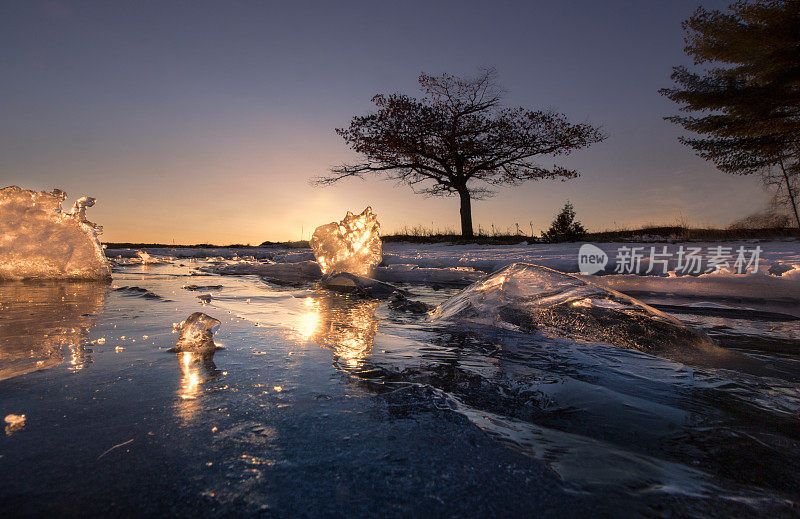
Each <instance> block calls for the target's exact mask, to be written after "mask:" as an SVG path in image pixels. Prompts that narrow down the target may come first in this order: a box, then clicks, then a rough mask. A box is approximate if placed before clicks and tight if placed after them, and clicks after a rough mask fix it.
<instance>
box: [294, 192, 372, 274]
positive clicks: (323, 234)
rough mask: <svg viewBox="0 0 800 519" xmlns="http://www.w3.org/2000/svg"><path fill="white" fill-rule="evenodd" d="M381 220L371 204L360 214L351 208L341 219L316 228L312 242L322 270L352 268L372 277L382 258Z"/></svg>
mask: <svg viewBox="0 0 800 519" xmlns="http://www.w3.org/2000/svg"><path fill="white" fill-rule="evenodd" d="M379 228H380V224H379V223H378V218H377V217H376V215H375V214H374V213H373V212H372V208H371V207H367V208H366V209H364V212H362V213H361V214H359V215H354V214H353V213H351V212H349V211H348V212H347V216H345V217H344V220H342V221H341V222H339V223H336V222H331V223H329V224H325V225H321V226H319V227H317V228H316V230H315V231H314V234H313V235H312V236H311V241H310V242H309V245H310V246H311V249H312V250H313V251H314V256H315V257H316V258H317V263H319V266H320V268H321V269H322V273H323V274H326V275H330V274H338V273H340V272H348V273H350V274H355V275H356V276H364V277H370V276H371V275H372V270H373V269H374V268H375V266H376V265H377V264H378V263H380V262H381V238H380V235H379V234H378V229H379Z"/></svg>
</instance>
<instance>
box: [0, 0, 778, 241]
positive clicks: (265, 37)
mask: <svg viewBox="0 0 800 519" xmlns="http://www.w3.org/2000/svg"><path fill="white" fill-rule="evenodd" d="M702 4H703V5H705V6H707V7H722V6H724V5H726V4H727V2H721V1H716V2H712V1H705V2H702ZM697 5H698V2H696V1H689V0H671V1H669V2H664V1H647V0H642V1H604V2H600V1H541V2H481V3H478V2H467V1H458V2H411V1H406V2H376V1H373V2H272V3H270V2H256V1H252V2H243V1H242V2H236V1H228V2H221V1H220V2H188V1H187V2H168V1H158V2H141V1H137V2H111V1H98V2H90V1H81V2H78V1H68V0H67V1H47V2H42V1H36V0H29V1H18V2H15V1H5V2H2V3H1V4H0V67H1V68H0V70H2V71H3V72H2V77H3V81H2V82H0V184H3V185H9V184H18V185H21V186H23V187H28V188H34V189H51V188H53V187H61V188H64V189H65V190H67V191H68V192H69V193H70V195H74V196H80V195H82V194H90V195H92V196H95V197H97V198H98V206H97V207H95V208H94V209H92V210H91V212H90V216H91V217H92V218H93V219H95V220H97V221H98V222H99V223H101V224H103V225H105V227H106V234H105V235H104V239H106V240H109V241H117V240H137V241H138V240H147V241H150V240H154V241H170V240H172V239H174V240H176V241H177V242H198V241H212V242H235V241H241V242H260V241H262V240H264V239H273V240H279V239H296V238H299V237H300V234H301V231H302V232H304V233H305V237H306V238H307V237H308V233H309V230H310V229H312V228H313V227H314V226H316V225H319V224H321V223H325V222H328V221H330V220H332V219H335V218H336V219H338V218H339V217H340V216H342V215H343V214H344V212H345V211H346V210H348V209H350V210H354V211H355V210H358V211H360V210H361V209H363V206H365V205H367V204H371V205H373V207H374V209H375V211H376V212H377V213H378V215H379V217H380V219H381V221H382V223H383V228H384V231H393V230H396V229H398V228H400V227H402V226H403V225H408V226H414V225H426V226H430V225H431V224H432V223H433V225H434V226H440V227H446V226H451V227H456V226H457V223H458V202H457V200H456V199H423V198H420V197H418V196H415V195H413V194H412V192H411V191H410V190H409V189H408V188H405V187H395V186H394V185H393V184H391V183H387V182H381V181H378V180H369V181H367V182H361V181H358V180H351V181H347V182H344V183H342V184H341V185H339V186H336V187H333V188H325V189H322V188H313V187H311V186H309V185H308V184H307V179H308V178H309V177H312V176H315V175H318V174H321V173H324V172H325V170H326V168H327V167H328V166H330V165H333V164H337V163H340V162H342V161H346V160H348V159H352V158H353V155H352V154H351V153H350V152H349V151H348V150H347V149H346V148H345V146H344V144H343V142H342V141H341V140H340V138H339V137H338V136H336V135H335V134H334V132H333V128H335V127H337V126H343V125H346V124H347V122H348V121H349V118H350V117H351V116H352V115H354V114H360V113H363V112H366V111H368V110H370V109H371V105H370V103H369V99H370V98H371V97H372V96H373V95H374V94H376V93H378V92H391V91H402V92H405V93H409V94H416V93H417V92H418V90H417V84H416V78H417V76H418V74H419V73H420V72H422V71H425V72H427V73H432V74H438V73H441V72H450V73H453V74H465V75H469V74H472V73H474V72H475V71H476V69H477V67H479V66H481V65H493V66H495V67H496V68H497V70H498V72H499V74H500V80H501V82H502V84H503V85H504V86H505V88H506V89H507V90H508V92H509V93H508V96H507V98H506V102H507V103H508V104H511V105H516V104H519V105H523V106H526V107H531V108H548V107H552V108H555V109H557V110H559V111H562V112H564V113H566V114H568V115H569V116H570V117H571V118H572V119H574V120H578V121H584V120H585V121H590V122H593V123H595V124H598V125H601V126H602V127H603V128H604V130H605V132H606V133H607V134H608V136H609V138H608V140H607V141H606V142H604V143H601V144H598V145H596V146H594V147H592V148H590V149H588V150H586V151H581V152H579V153H576V154H574V155H573V156H571V157H569V158H568V159H566V160H563V161H559V162H560V163H562V164H566V165H569V166H572V167H576V168H578V169H580V170H581V171H582V172H583V176H582V177H581V178H580V179H578V180H575V181H571V182H567V183H559V182H540V183H530V184H527V185H525V186H523V187H521V188H514V189H510V190H509V189H505V190H501V191H499V192H498V194H497V196H496V197H495V198H494V199H492V200H490V201H486V202H478V203H477V204H475V222H476V226H477V225H478V224H480V225H481V226H482V227H483V228H488V227H489V226H490V225H491V224H492V223H494V224H495V227H496V228H499V229H506V228H508V227H509V226H513V224H514V223H515V222H518V223H519V224H520V226H521V227H522V228H523V229H525V230H526V231H527V230H529V229H530V227H529V222H531V221H532V222H533V226H534V228H535V229H537V230H538V229H540V228H542V227H545V226H546V225H547V224H549V221H550V220H551V219H552V216H553V214H554V213H555V212H556V211H557V210H558V209H559V208H560V206H561V205H563V203H564V201H565V200H566V199H567V198H569V199H571V200H572V202H573V203H574V204H575V207H576V209H577V211H578V215H579V217H580V218H581V219H582V220H583V221H584V223H585V224H586V225H587V226H588V227H590V228H592V229H602V228H613V227H615V226H619V227H622V226H633V225H638V224H642V223H646V222H655V223H671V222H674V221H675V220H676V218H679V217H682V218H684V219H686V220H688V221H689V222H691V223H694V224H705V223H710V224H716V225H725V224H727V223H729V222H730V220H732V219H733V218H736V217H739V216H743V215H745V214H747V213H749V212H753V211H755V210H758V209H760V208H761V207H763V206H764V205H765V202H766V199H767V198H766V196H765V195H764V193H763V191H762V190H761V188H760V186H759V184H758V182H757V181H756V180H754V179H748V178H739V177H731V176H728V175H725V174H722V173H719V172H717V171H716V170H715V169H714V168H713V166H711V165H710V164H708V163H706V162H704V161H702V160H701V159H699V158H697V157H695V156H694V155H693V154H692V152H691V151H690V150H688V149H686V148H684V147H683V146H681V145H680V144H679V143H678V142H677V141H676V138H677V136H678V135H680V130H679V129H678V128H676V127H674V126H672V125H670V124H669V123H667V122H665V121H663V120H662V117H663V116H665V115H669V114H671V113H674V112H675V106H674V105H672V104H671V103H670V102H669V101H667V100H666V99H664V98H662V97H660V96H659V95H658V92H657V90H658V88H660V87H663V86H668V85H669V84H670V80H669V74H670V69H671V67H672V66H673V65H677V64H688V63H689V59H688V58H687V57H686V56H684V54H683V52H682V47H683V42H682V38H683V33H682V30H681V28H680V23H681V21H682V20H684V19H685V18H687V17H688V16H689V15H690V14H691V12H692V11H693V10H694V9H695V7H696V6H697ZM542 162H544V163H548V162H549V163H552V161H551V160H549V159H547V158H544V159H542Z"/></svg>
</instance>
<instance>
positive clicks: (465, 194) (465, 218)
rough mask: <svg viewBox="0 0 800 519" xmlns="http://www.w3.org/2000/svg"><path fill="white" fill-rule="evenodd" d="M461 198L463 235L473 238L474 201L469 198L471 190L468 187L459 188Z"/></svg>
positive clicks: (463, 236)
mask: <svg viewBox="0 0 800 519" xmlns="http://www.w3.org/2000/svg"><path fill="white" fill-rule="evenodd" d="M458 196H459V197H460V198H461V237H462V238H472V237H474V236H475V235H474V234H473V233H472V201H471V200H470V198H469V190H467V189H466V188H463V189H459V190H458Z"/></svg>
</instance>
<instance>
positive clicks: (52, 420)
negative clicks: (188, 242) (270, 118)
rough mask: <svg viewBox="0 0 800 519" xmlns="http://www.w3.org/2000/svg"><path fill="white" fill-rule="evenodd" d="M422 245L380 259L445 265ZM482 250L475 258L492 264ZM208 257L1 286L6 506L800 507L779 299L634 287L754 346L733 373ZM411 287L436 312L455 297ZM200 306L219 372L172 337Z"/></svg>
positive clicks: (1, 491)
mask: <svg viewBox="0 0 800 519" xmlns="http://www.w3.org/2000/svg"><path fill="white" fill-rule="evenodd" d="M792 247H794V250H796V248H797V247H796V245H794V246H790V247H789V249H790V252H791V250H792ZM784 248H785V247H784ZM434 249H436V250H432V251H431V254H430V255H427V256H426V255H425V251H424V250H423V251H421V252H419V253H417V252H414V250H412V249H408V248H407V249H397V250H394V251H393V250H392V248H391V247H387V250H386V251H385V259H386V258H388V260H389V261H388V263H405V262H408V259H409V258H412V257H413V256H414V254H418V257H420V258H425V257H427V258H428V264H425V263H424V262H418V264H419V265H420V266H423V267H425V266H428V267H440V266H448V265H447V264H446V263H441V264H436V265H434V264H433V263H434V262H435V261H445V260H442V259H441V257H442V254H441V253H440V252H438V249H437V248H434ZM480 252H481V251H476V252H475V255H473V257H474V258H475V261H476V262H481V261H482V262H484V263H482V264H481V265H483V266H486V262H487V261H490V260H496V261H502V254H501V253H494V252H493V253H492V254H489V255H488V256H487V255H486V254H485V251H484V256H480V255H478V253H480ZM511 252H512V253H513V250H512V251H511ZM241 253H242V254H248V253H249V252H248V251H241ZM286 254H289V255H292V258H293V259H294V260H297V261H301V260H303V259H307V258H305V257H303V254H305V253H303V252H302V251H300V252H294V251H289V252H286ZM454 254H457V255H459V257H461V256H463V251H461V252H458V251H457V252H456V253H454ZM510 254H511V253H510ZM776 254H777V253H776ZM564 257H565V258H567V254H566V253H565V254H564ZM776 257H777V256H776ZM394 258H397V261H394ZM498 258H500V259H498ZM512 259H515V258H512ZM523 259H527V258H523ZM218 261H223V262H224V264H235V263H237V262H236V261H231V260H218ZM792 261H793V260H792ZM544 263H545V264H546V262H544ZM215 264H216V265H219V263H211V262H209V260H207V259H206V258H204V257H200V258H180V259H173V260H171V261H169V262H165V263H154V264H145V265H142V264H136V262H132V264H131V265H120V266H117V267H115V269H114V274H113V282H112V284H111V285H105V284H94V283H75V282H47V283H23V282H7V283H0V318H1V319H2V320H0V379H1V380H0V413H2V415H3V416H6V415H9V414H16V415H23V414H24V415H25V417H26V419H25V423H24V425H21V426H9V427H7V429H6V434H4V435H3V436H2V440H0V474H2V480H3V484H2V485H1V486H0V504H2V507H3V510H4V512H5V513H7V514H9V516H39V515H43V514H45V513H50V514H56V515H81V516H92V515H96V514H106V515H112V514H115V515H132V514H137V515H171V516H196V515H203V516H232V515H233V516H240V515H252V514H257V513H259V514H265V515H266V516H280V517H297V516H305V515H312V514H314V515H327V516H336V515H352V516H391V517H401V516H403V517H406V516H417V517H422V516H425V517H428V516H459V515H462V516H463V515H468V516H488V515H495V516H513V515H516V516H519V515H527V516H530V515H539V514H545V513H550V514H552V515H559V516H562V515H563V516H587V515H592V514H593V515H618V514H619V511H620V510H624V511H625V512H626V513H629V514H637V513H641V514H648V515H658V514H660V513H661V512H664V511H665V510H668V509H671V510H673V511H675V510H677V513H678V514H681V515H700V516H703V515H705V516H715V517H729V516H731V515H742V516H743V515H752V514H761V515H764V516H770V517H774V516H792V515H795V514H796V513H797V506H798V502H800V491H798V488H800V486H799V485H800V476H798V474H800V470H798V469H800V461H798V460H800V445H799V444H798V440H800V427H798V425H800V423H798V416H799V415H798V411H800V363H799V362H798V360H800V357H798V349H797V348H798V344H799V341H800V321H798V319H797V318H798V317H800V302H797V301H792V300H791V298H789V299H786V298H782V297H776V298H772V299H771V298H770V297H769V294H763V297H762V296H761V295H759V294H753V295H755V296H756V297H751V298H749V299H742V298H737V297H733V296H731V295H730V294H727V295H725V296H724V297H714V296H713V294H711V295H708V296H707V297H704V299H702V300H697V299H692V298H687V297H686V295H685V294H683V293H681V292H680V291H677V293H672V294H668V293H664V292H660V293H659V292H647V291H646V290H642V287H641V286H639V287H638V290H637V292H638V293H639V295H640V297H642V298H643V300H644V301H645V302H647V303H650V304H655V305H657V306H659V308H661V309H662V310H663V311H665V312H668V313H670V314H671V315H674V316H675V317H677V318H678V319H680V320H682V321H684V322H688V323H690V324H692V325H693V326H695V327H698V328H700V329H703V330H705V331H706V332H707V333H709V335H711V336H712V337H713V338H715V339H716V341H717V342H718V344H719V345H720V346H723V347H725V348H728V349H731V350H736V351H738V352H741V353H744V354H746V355H747V356H748V358H750V359H752V365H748V366H745V367H744V368H743V369H742V370H735V369H723V368H717V367H714V365H713V360H710V361H708V362H705V363H704V365H703V367H698V366H697V365H696V364H694V363H681V362H678V361H676V360H668V359H665V358H662V357H658V356H652V355H647V354H645V353H641V352H639V351H634V350H628V349H621V348H616V347H613V346H609V345H607V344H602V343H595V342H590V341H585V340H570V339H568V338H563V337H560V338H559V337H551V336H546V335H540V334H526V333H521V332H516V331H510V330H502V329H497V328H488V327H479V326H459V327H454V326H452V325H447V324H440V323H432V322H430V321H429V320H428V319H427V317H426V316H425V315H416V314H411V313H406V312H399V311H395V310H392V309H390V308H389V307H388V306H387V303H386V302H385V301H380V300H369V299H367V300H365V299H359V298H355V297H352V296H347V295H342V294H336V293H331V292H328V291H325V290H319V289H316V288H315V287H314V285H313V283H305V284H303V283H299V284H295V286H281V285H275V284H272V283H268V282H265V281H263V280H262V279H261V278H259V277H258V276H255V275H240V276H222V275H216V274H209V273H207V272H201V270H200V268H201V267H205V266H213V265H215ZM481 265H477V264H476V265H473V266H476V268H477V267H480V266H481ZM496 266H498V265H496V264H492V265H491V266H487V269H488V268H489V267H492V268H493V267H496ZM553 266H557V265H553ZM197 274H203V275H197ZM192 285H194V286H192ZM403 286H404V288H406V289H408V290H409V291H410V292H411V293H412V294H413V298H414V299H416V300H422V301H425V302H427V303H429V304H432V305H436V304H439V303H441V302H443V301H444V300H446V299H447V298H448V297H450V296H452V295H454V294H456V293H457V292H458V291H459V288H458V287H457V286H446V284H445V285H442V284H435V286H434V284H430V283H428V284H406V285H403ZM185 287H190V288H191V289H187V288H185ZM650 288H652V287H650ZM620 289H621V288H620ZM198 296H207V297H202V298H201V297H198ZM196 311H202V312H204V313H206V314H208V315H210V316H212V317H215V318H217V319H219V320H220V321H222V325H221V327H220V329H219V331H218V332H217V334H216V336H215V337H216V342H217V344H218V345H220V346H223V347H224V348H223V349H220V350H218V351H217V352H216V354H215V356H214V358H213V362H205V363H204V362H196V360H197V359H192V358H189V357H186V356H184V355H176V354H174V353H170V352H168V351H167V349H169V348H170V347H172V346H174V345H175V341H176V339H177V334H176V333H174V332H173V324H176V323H180V322H181V321H183V320H184V319H186V318H187V317H188V316H189V315H190V314H191V313H193V312H196ZM198 503H199V505H200V506H198ZM198 510H199V512H198Z"/></svg>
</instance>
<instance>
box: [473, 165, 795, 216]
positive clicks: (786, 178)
mask: <svg viewBox="0 0 800 519" xmlns="http://www.w3.org/2000/svg"><path fill="white" fill-rule="evenodd" d="M780 165H781V171H782V172H783V180H784V181H785V182H786V192H787V193H789V203H790V204H791V206H792V211H794V221H795V223H796V224H797V228H798V229H800V215H798V214H797V200H795V198H794V192H792V183H791V182H789V174H788V173H787V172H786V168H785V167H784V166H783V159H781V160H780ZM462 207H463V206H462ZM462 211H463V209H462ZM461 221H462V222H463V221H464V217H463V216H462V217H461Z"/></svg>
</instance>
